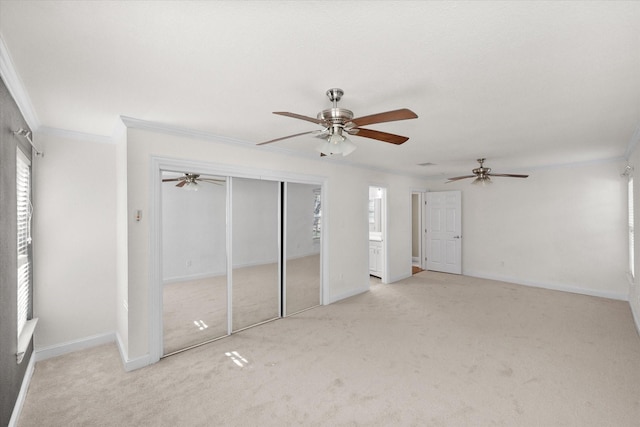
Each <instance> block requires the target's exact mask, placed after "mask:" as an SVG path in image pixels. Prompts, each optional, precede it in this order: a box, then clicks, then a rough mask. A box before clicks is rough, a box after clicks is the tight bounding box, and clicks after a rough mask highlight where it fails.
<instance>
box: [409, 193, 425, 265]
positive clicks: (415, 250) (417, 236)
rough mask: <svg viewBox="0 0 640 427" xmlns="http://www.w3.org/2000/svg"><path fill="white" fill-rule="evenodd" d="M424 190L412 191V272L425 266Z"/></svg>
mask: <svg viewBox="0 0 640 427" xmlns="http://www.w3.org/2000/svg"><path fill="white" fill-rule="evenodd" d="M423 207H424V192H418V191H414V192H413V193H411V274H412V275H413V274H416V273H420V272H421V271H423V270H424V268H425V255H424V254H425V251H424V239H425V230H424V229H425V227H424V224H423V223H424V220H423V217H424V215H423Z"/></svg>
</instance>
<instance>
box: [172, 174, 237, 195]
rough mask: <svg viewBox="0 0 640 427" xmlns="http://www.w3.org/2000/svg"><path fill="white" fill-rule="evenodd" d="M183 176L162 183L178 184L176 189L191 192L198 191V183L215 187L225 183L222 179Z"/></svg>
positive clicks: (196, 175)
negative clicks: (205, 183)
mask: <svg viewBox="0 0 640 427" xmlns="http://www.w3.org/2000/svg"><path fill="white" fill-rule="evenodd" d="M183 175H184V176H181V177H179V178H165V179H163V180H162V182H178V183H177V184H176V187H179V188H184V189H185V190H192V191H198V182H209V183H211V184H216V185H221V183H223V182H225V180H224V179H215V178H200V175H199V174H197V173H185V174H183Z"/></svg>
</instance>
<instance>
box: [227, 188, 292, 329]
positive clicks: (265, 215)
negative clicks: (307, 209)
mask: <svg viewBox="0 0 640 427" xmlns="http://www.w3.org/2000/svg"><path fill="white" fill-rule="evenodd" d="M231 235H232V238H231V239H232V245H231V246H232V250H231V253H232V256H231V262H232V264H233V270H232V275H231V283H232V287H231V288H232V297H231V301H232V303H231V306H232V331H238V330H240V329H244V328H247V327H249V326H252V325H255V324H258V323H261V322H265V321H267V320H272V319H275V318H278V317H280V182H277V181H265V180H259V179H247V178H235V177H234V178H231Z"/></svg>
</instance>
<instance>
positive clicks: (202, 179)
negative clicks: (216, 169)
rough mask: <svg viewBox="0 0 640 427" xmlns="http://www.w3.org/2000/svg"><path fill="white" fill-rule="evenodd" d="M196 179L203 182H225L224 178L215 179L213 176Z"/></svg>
mask: <svg viewBox="0 0 640 427" xmlns="http://www.w3.org/2000/svg"><path fill="white" fill-rule="evenodd" d="M197 181H204V182H227V180H225V179H215V178H198V179H197Z"/></svg>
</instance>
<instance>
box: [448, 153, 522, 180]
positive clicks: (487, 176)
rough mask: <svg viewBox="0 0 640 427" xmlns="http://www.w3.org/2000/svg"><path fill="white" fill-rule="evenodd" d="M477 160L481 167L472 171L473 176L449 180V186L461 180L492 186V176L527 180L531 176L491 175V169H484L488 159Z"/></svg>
mask: <svg viewBox="0 0 640 427" xmlns="http://www.w3.org/2000/svg"><path fill="white" fill-rule="evenodd" d="M477 160H478V163H480V167H479V168H475V169H473V170H472V171H471V172H472V173H473V175H465V176H456V177H453V178H449V180H448V181H447V184H448V183H450V182H454V181H458V180H461V179H466V178H475V179H474V180H473V182H472V184H480V185H486V184H491V177H492V176H502V177H506V178H527V177H528V176H529V175H517V174H511V173H491V168H485V167H484V161H485V160H486V159H477Z"/></svg>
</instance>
